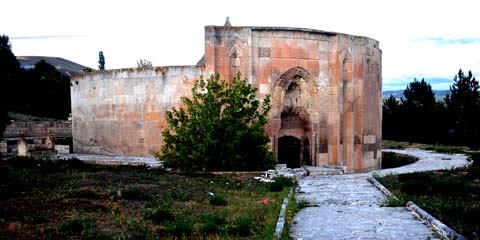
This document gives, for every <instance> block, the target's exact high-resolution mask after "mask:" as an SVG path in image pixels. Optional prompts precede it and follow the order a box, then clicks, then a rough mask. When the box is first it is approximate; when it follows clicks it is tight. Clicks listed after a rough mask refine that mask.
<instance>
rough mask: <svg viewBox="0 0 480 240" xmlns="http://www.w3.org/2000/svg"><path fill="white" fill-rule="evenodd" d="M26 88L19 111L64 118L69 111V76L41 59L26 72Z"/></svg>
mask: <svg viewBox="0 0 480 240" xmlns="http://www.w3.org/2000/svg"><path fill="white" fill-rule="evenodd" d="M26 81H27V82H26V84H28V86H29V87H28V88H26V89H25V91H26V95H27V96H25V97H24V101H25V102H24V103H23V104H22V107H21V108H20V109H18V110H19V111H20V112H24V113H27V114H31V115H35V116H39V117H50V118H59V119H66V118H67V117H68V115H69V113H70V111H71V106H70V78H69V77H68V76H67V75H66V74H63V73H62V72H59V71H58V70H57V69H56V68H55V67H54V66H52V65H51V64H49V63H47V62H46V61H45V60H41V61H39V62H37V63H36V64H35V67H34V68H33V69H31V70H29V71H28V72H27V80H26Z"/></svg>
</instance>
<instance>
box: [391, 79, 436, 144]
mask: <svg viewBox="0 0 480 240" xmlns="http://www.w3.org/2000/svg"><path fill="white" fill-rule="evenodd" d="M403 95H404V96H405V98H402V99H401V103H402V107H401V111H400V113H401V116H400V117H399V119H398V120H399V121H400V122H399V124H401V127H400V126H399V129H398V132H397V133H398V134H399V136H400V138H402V140H407V141H413V142H424V143H430V142H435V141H438V138H439V137H440V136H439V131H440V130H439V128H440V125H439V124H438V119H436V117H437V102H436V100H435V93H433V91H432V87H431V86H430V84H429V83H428V82H426V81H425V79H422V80H421V81H418V80H417V79H414V80H413V82H411V83H410V84H409V85H408V86H407V88H406V89H405V91H403Z"/></svg>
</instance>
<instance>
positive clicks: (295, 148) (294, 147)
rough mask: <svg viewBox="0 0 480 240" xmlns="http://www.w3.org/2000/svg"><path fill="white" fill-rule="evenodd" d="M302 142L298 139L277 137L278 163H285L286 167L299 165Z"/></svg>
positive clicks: (297, 166)
mask: <svg viewBox="0 0 480 240" xmlns="http://www.w3.org/2000/svg"><path fill="white" fill-rule="evenodd" d="M301 150H302V144H301V141H300V139H298V138H296V137H292V136H284V137H281V138H279V139H278V163H280V164H287V167H288V168H299V167H300V163H301V162H300V155H301Z"/></svg>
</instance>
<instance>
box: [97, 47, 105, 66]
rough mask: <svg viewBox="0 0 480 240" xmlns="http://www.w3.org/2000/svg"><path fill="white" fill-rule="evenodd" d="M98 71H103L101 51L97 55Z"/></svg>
mask: <svg viewBox="0 0 480 240" xmlns="http://www.w3.org/2000/svg"><path fill="white" fill-rule="evenodd" d="M98 69H100V70H105V57H104V56H103V51H100V52H99V53H98Z"/></svg>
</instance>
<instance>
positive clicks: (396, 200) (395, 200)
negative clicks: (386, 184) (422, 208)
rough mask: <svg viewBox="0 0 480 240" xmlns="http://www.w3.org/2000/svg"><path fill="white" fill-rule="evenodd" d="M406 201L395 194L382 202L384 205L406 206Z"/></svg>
mask: <svg viewBox="0 0 480 240" xmlns="http://www.w3.org/2000/svg"><path fill="white" fill-rule="evenodd" d="M405 204H406V203H405V201H404V200H402V199H399V198H396V197H394V196H388V197H387V198H386V199H385V200H384V201H383V202H382V204H381V206H382V207H401V206H405Z"/></svg>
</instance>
